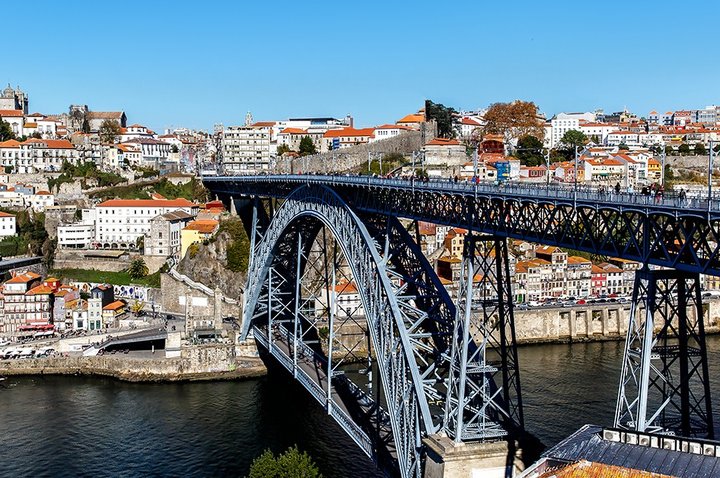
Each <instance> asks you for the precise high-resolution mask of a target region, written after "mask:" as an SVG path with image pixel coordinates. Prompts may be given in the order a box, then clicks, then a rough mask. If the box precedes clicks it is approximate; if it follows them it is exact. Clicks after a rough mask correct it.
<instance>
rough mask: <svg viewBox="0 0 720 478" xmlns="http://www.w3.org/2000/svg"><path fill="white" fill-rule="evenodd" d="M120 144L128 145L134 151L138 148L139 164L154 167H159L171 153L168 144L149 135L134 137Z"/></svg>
mask: <svg viewBox="0 0 720 478" xmlns="http://www.w3.org/2000/svg"><path fill="white" fill-rule="evenodd" d="M122 146H125V147H127V146H130V147H131V148H132V149H133V150H135V151H137V150H139V151H140V157H141V161H140V165H141V166H145V167H151V168H155V169H160V167H161V166H162V164H163V163H164V162H166V161H168V158H169V157H170V153H171V146H170V144H168V143H166V142H164V141H160V140H159V139H155V138H151V137H135V138H133V139H130V140H128V141H126V142H124V143H122ZM124 152H125V151H123V153H124ZM123 159H124V158H123Z"/></svg>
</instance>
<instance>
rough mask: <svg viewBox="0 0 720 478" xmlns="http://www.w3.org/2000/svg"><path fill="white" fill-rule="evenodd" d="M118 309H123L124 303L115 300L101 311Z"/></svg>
mask: <svg viewBox="0 0 720 478" xmlns="http://www.w3.org/2000/svg"><path fill="white" fill-rule="evenodd" d="M120 307H125V302H123V301H121V300H116V301H115V302H111V303H109V304H108V305H106V306H105V307H103V310H117V309H119V308H120Z"/></svg>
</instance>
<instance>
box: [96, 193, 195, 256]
mask: <svg viewBox="0 0 720 478" xmlns="http://www.w3.org/2000/svg"><path fill="white" fill-rule="evenodd" d="M198 209H199V207H198V205H197V204H194V203H192V202H190V201H188V200H187V199H112V200H110V201H105V202H103V203H100V204H98V205H97V206H96V219H95V240H96V242H97V247H102V248H111V249H118V248H120V249H127V248H132V247H134V246H135V245H136V243H137V240H138V238H140V237H145V235H146V234H148V233H149V232H150V221H151V220H152V219H153V218H155V217H157V216H160V215H162V214H165V213H168V212H172V211H177V210H182V211H184V212H186V213H187V214H189V215H190V216H192V217H195V216H197V213H198Z"/></svg>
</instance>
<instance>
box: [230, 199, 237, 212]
mask: <svg viewBox="0 0 720 478" xmlns="http://www.w3.org/2000/svg"><path fill="white" fill-rule="evenodd" d="M230 215H231V216H237V215H238V213H237V209H236V208H235V199H234V198H233V197H232V196H230Z"/></svg>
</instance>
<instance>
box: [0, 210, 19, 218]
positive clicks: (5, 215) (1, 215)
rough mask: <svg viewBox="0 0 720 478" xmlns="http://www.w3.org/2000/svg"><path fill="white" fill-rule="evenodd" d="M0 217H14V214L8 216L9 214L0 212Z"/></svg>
mask: <svg viewBox="0 0 720 478" xmlns="http://www.w3.org/2000/svg"><path fill="white" fill-rule="evenodd" d="M0 217H15V214H10V213H9V212H1V211H0Z"/></svg>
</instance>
